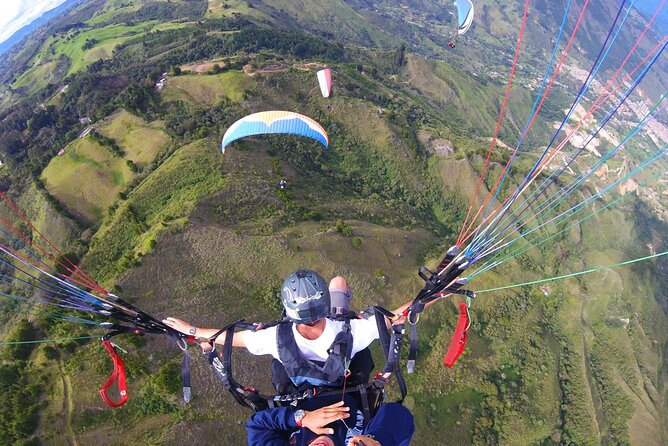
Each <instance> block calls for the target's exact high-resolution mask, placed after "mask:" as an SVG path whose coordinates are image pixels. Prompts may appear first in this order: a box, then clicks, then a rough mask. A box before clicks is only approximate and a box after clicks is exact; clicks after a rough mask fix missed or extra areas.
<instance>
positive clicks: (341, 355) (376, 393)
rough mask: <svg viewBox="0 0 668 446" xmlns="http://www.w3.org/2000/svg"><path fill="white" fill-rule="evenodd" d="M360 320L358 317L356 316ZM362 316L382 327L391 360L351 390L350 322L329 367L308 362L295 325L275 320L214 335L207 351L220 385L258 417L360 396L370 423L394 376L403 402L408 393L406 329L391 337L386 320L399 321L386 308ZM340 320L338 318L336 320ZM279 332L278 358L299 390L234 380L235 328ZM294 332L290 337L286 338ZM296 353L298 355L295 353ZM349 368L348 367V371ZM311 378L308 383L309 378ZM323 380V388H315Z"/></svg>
mask: <svg viewBox="0 0 668 446" xmlns="http://www.w3.org/2000/svg"><path fill="white" fill-rule="evenodd" d="M352 314H354V315H355V317H356V318H357V317H358V315H357V314H356V313H352ZM361 315H362V317H365V318H368V317H374V318H375V320H376V325H377V326H378V333H379V338H380V343H381V346H382V348H383V352H384V354H385V358H386V364H385V366H384V368H383V370H382V371H381V372H380V373H378V374H377V375H376V376H375V377H374V378H373V380H369V382H364V383H359V384H357V385H351V386H347V385H346V384H347V372H349V370H348V366H349V365H350V354H351V352H352V333H351V331H350V318H349V319H348V320H347V321H344V327H343V329H342V330H341V331H340V332H339V333H338V334H337V336H336V338H335V340H334V342H333V343H332V346H330V349H329V352H330V354H329V357H328V359H327V361H325V363H322V364H317V363H314V362H312V361H308V360H306V359H304V358H303V357H302V355H301V354H300V353H299V349H298V347H297V345H296V341H295V339H294V335H293V333H292V327H291V323H286V322H285V321H274V322H270V323H268V324H251V323H247V322H245V321H243V320H240V321H237V322H233V323H231V324H229V325H228V326H226V327H224V328H222V329H221V330H219V331H218V332H217V333H215V334H214V335H213V336H211V338H209V342H210V344H211V346H212V349H211V350H209V351H208V352H205V355H206V356H207V359H208V361H209V363H210V364H211V366H212V368H213V370H214V372H215V374H216V376H218V378H219V379H220V380H221V382H222V384H223V386H224V387H225V388H226V389H227V390H228V391H229V392H230V393H231V394H232V396H233V397H234V399H235V400H236V401H237V402H238V403H239V404H241V405H243V406H246V407H248V408H250V409H252V410H253V411H255V412H259V411H261V410H265V409H269V408H273V407H282V406H298V405H299V404H300V403H302V402H304V401H306V400H308V399H312V398H318V397H321V396H331V395H341V396H343V394H357V395H359V399H360V403H361V406H362V412H363V414H364V419H365V422H368V421H370V420H371V419H372V418H373V416H374V415H375V413H376V411H377V410H378V408H379V407H380V404H381V403H382V402H383V401H384V398H385V386H386V385H387V384H388V382H389V381H390V379H391V377H392V376H393V375H394V376H396V378H397V382H398V384H399V389H400V392H401V399H400V400H399V402H401V401H403V399H404V398H405V397H406V394H407V390H406V389H407V388H406V383H405V381H404V379H403V376H402V374H401V371H400V369H399V353H400V350H401V343H402V340H403V331H404V330H403V325H400V326H395V327H393V330H392V334H391V335H390V332H389V331H388V329H387V326H386V324H385V320H386V317H388V316H394V314H393V313H391V312H390V311H388V310H386V309H384V308H381V307H369V309H367V310H366V311H365V312H363V313H361ZM337 319H338V318H337ZM275 325H278V327H277V340H279V341H280V342H279V344H278V345H279V356H280V357H281V360H283V359H284V358H285V360H286V362H285V363H284V365H285V370H286V372H287V374H288V376H289V377H290V379H291V381H292V382H293V383H294V384H295V385H296V387H297V391H294V392H290V393H286V394H279V395H263V394H261V393H260V392H258V391H257V390H256V389H254V388H253V387H251V386H245V385H242V384H240V383H239V382H238V381H237V380H236V379H235V378H234V373H233V368H232V340H233V337H234V332H235V330H236V329H246V330H254V331H257V330H262V329H265V328H268V327H271V326H275ZM286 331H289V334H286ZM222 333H226V335H225V343H224V344H223V348H222V351H219V350H218V349H217V348H216V346H215V344H214V343H213V341H214V340H215V339H216V338H217V337H218V336H220V335H221V334H222ZM295 352H297V353H296V354H295ZM343 366H345V368H344V367H343ZM307 378H308V379H307ZM318 380H321V381H322V382H323V385H314V384H313V383H314V382H317V381H318Z"/></svg>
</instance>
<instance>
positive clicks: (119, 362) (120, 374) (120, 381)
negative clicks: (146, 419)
mask: <svg viewBox="0 0 668 446" xmlns="http://www.w3.org/2000/svg"><path fill="white" fill-rule="evenodd" d="M102 345H103V346H104V348H105V349H106V350H107V352H109V356H111V360H112V362H113V363H114V370H113V372H111V376H110V377H109V379H107V381H106V382H105V383H104V384H103V385H102V387H100V396H102V399H103V400H104V402H105V403H106V404H107V406H109V407H121V406H122V405H123V404H125V402H126V401H127V400H128V386H127V383H126V381H125V363H124V362H123V359H122V358H121V357H120V356H119V354H118V352H117V351H116V346H115V345H114V344H112V343H111V341H110V340H109V339H105V338H103V339H102ZM114 383H116V386H117V387H118V393H119V395H120V399H119V400H118V401H112V400H111V399H110V398H109V395H108V394H107V390H108V389H109V388H110V387H111V386H112V385H113V384H114Z"/></svg>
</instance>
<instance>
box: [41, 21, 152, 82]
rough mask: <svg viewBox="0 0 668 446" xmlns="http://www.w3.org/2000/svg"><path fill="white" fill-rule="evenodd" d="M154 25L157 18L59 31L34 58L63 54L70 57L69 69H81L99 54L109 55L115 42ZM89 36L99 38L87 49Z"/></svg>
mask: <svg viewBox="0 0 668 446" xmlns="http://www.w3.org/2000/svg"><path fill="white" fill-rule="evenodd" d="M153 25H155V22H145V23H140V24H138V25H132V26H128V25H125V24H113V25H109V26H105V27H103V28H92V29H87V30H83V31H81V32H78V31H71V32H69V33H68V34H58V35H56V36H55V37H53V36H52V37H50V38H49V39H48V40H47V41H46V43H45V44H44V46H43V47H42V50H41V51H40V53H39V54H38V55H37V56H36V58H35V59H36V60H37V61H49V60H54V59H56V58H57V57H58V56H59V55H61V54H64V55H65V56H67V57H68V58H69V59H70V61H71V64H70V67H69V70H68V72H67V74H68V75H70V74H73V73H76V72H77V71H80V70H82V69H83V68H85V67H86V66H87V65H89V64H90V63H92V62H94V61H96V60H98V59H100V58H102V59H104V58H108V57H110V56H111V52H112V51H113V48H114V47H115V46H116V45H118V44H120V43H123V42H125V41H126V40H128V39H131V38H133V37H136V36H138V35H140V34H141V33H143V32H146V31H150V30H151V29H152V27H153ZM90 39H95V40H96V41H97V42H96V43H95V44H94V45H93V46H92V47H91V48H90V49H84V48H83V47H84V45H85V44H86V40H90Z"/></svg>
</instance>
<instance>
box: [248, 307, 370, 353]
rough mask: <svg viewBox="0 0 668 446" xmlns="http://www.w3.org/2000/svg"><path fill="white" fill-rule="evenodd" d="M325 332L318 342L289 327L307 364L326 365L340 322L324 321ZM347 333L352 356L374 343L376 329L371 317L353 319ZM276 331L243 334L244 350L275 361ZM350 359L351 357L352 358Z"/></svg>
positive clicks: (265, 330)
mask: <svg viewBox="0 0 668 446" xmlns="http://www.w3.org/2000/svg"><path fill="white" fill-rule="evenodd" d="M325 321H326V323H325V329H324V330H323V332H322V334H321V335H320V336H319V337H318V338H317V339H306V338H305V337H303V336H302V335H301V334H299V332H298V331H297V327H296V325H295V324H292V333H293V334H294V335H295V341H296V342H297V347H298V348H299V351H300V352H301V354H302V356H304V358H305V359H308V360H310V361H326V360H327V357H328V356H329V354H328V353H327V350H328V349H329V347H331V345H332V343H333V342H334V338H335V337H336V335H337V334H338V333H339V332H340V331H341V329H342V327H343V321H333V320H331V319H325ZM350 329H351V332H352V335H353V351H352V356H355V354H356V353H357V352H359V351H360V350H363V349H365V348H366V347H368V346H369V345H370V344H371V343H372V342H373V341H374V340H375V339H378V327H377V326H376V320H375V318H374V317H371V318H369V319H352V320H351V321H350ZM277 330H278V327H277V326H274V327H269V328H266V329H264V330H259V331H250V330H248V331H246V332H245V334H244V340H245V343H246V348H247V349H248V351H249V352H250V353H252V354H253V355H271V356H273V357H274V358H276V359H278V360H280V358H279V357H278V342H277V340H276V336H277ZM352 356H351V357H352Z"/></svg>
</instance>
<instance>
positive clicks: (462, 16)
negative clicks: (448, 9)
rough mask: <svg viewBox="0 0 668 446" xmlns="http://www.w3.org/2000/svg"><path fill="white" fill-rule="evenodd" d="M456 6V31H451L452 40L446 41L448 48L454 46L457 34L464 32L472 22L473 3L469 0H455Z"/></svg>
mask: <svg viewBox="0 0 668 446" xmlns="http://www.w3.org/2000/svg"><path fill="white" fill-rule="evenodd" d="M454 4H455V7H456V8H457V32H456V33H453V37H452V40H451V41H450V42H448V46H449V47H450V48H454V47H455V44H456V40H457V36H461V35H463V34H465V33H466V32H467V31H468V30H469V28H471V25H472V24H473V12H474V8H473V3H472V2H471V0H455V2H454Z"/></svg>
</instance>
